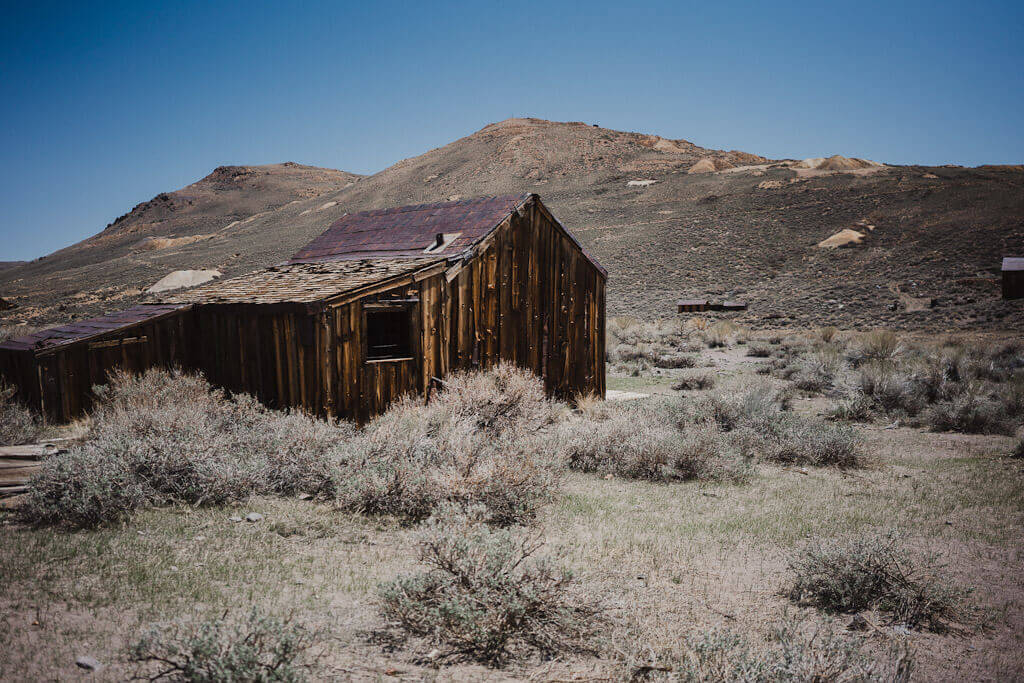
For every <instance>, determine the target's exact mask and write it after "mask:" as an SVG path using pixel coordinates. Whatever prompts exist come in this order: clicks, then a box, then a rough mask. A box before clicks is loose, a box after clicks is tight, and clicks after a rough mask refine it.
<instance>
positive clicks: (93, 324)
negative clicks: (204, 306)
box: [0, 304, 189, 351]
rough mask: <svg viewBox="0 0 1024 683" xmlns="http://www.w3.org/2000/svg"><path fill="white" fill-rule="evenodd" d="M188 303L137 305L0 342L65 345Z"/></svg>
mask: <svg viewBox="0 0 1024 683" xmlns="http://www.w3.org/2000/svg"><path fill="white" fill-rule="evenodd" d="M187 308H189V306H187V305H180V304H179V305H170V304H140V305H138V306H132V307H131V308H129V309H127V310H124V311H119V312H117V313H107V314H106V315H101V316H100V317H98V318H90V319H88V320H80V321H78V322H75V323H71V324H69V325H61V326H60V327H51V328H49V329H46V330H39V331H38V332H33V333H32V334H26V335H25V336H23V337H17V338H15V339H8V340H7V341H5V342H4V343H2V344H0V349H9V350H13V351H44V350H49V349H52V348H56V347H58V346H64V345H65V344H73V343H75V342H79V341H84V340H86V339H91V338H93V337H98V336H101V335H104V334H107V333H108V332H113V331H115V330H120V329H123V328H127V327H133V326H135V325H138V324H139V323H144V322H148V321H150V320H154V319H156V318H160V317H163V316H165V315H169V314H172V313H175V312H177V311H180V310H183V309H187Z"/></svg>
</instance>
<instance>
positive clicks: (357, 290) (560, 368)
mask: <svg viewBox="0 0 1024 683" xmlns="http://www.w3.org/2000/svg"><path fill="white" fill-rule="evenodd" d="M606 278H607V273H606V272H605V270H604V269H603V268H602V267H601V266H600V265H599V264H598V263H597V262H596V261H595V260H594V259H593V258H592V257H590V256H589V255H588V254H587V252H586V251H585V250H584V249H583V248H582V247H581V246H580V244H579V242H578V241H576V239H575V238H574V237H573V236H572V235H571V234H570V233H569V232H568V231H567V230H566V229H565V228H564V227H563V226H562V224H561V223H559V222H558V220H557V219H556V218H555V217H554V216H553V215H552V214H551V212H550V211H549V210H548V209H547V207H545V206H544V204H543V203H542V202H541V200H540V198H539V197H538V196H537V195H535V194H525V195H520V196H504V197H491V198H484V199H471V200H465V201H457V202H445V203H439V204H420V205H415V206H403V207H398V208H393V209H384V210H377V211H364V212H360V213H353V214H346V215H345V216H343V217H342V218H340V219H339V220H338V221H336V222H335V223H334V224H333V225H331V226H330V228H329V229H328V230H327V231H326V232H324V233H323V234H322V235H320V236H319V237H317V238H316V239H314V240H313V241H312V242H310V243H309V244H308V245H306V246H305V247H304V248H303V249H301V250H300V251H299V252H298V253H297V254H295V255H294V256H293V257H292V258H291V259H289V260H288V261H287V262H285V263H282V264H279V265H276V266H272V267H270V268H267V269H266V270H262V271H258V272H255V273H250V274H247V275H242V276H240V277H236V278H234V279H230V280H225V281H219V282H214V283H210V284H208V285H204V286H201V287H198V288H195V289H192V290H188V291H184V292H180V293H173V294H169V295H165V296H163V297H162V298H160V299H157V300H155V301H152V302H150V303H145V304H141V305H138V306H135V307H133V308H131V309H129V310H127V311H123V312H121V313H116V314H111V315H107V316H103V317H101V318H96V319H93V320H87V321H81V322H76V323H74V324H71V325H65V326H62V327H56V328H52V329H49V330H44V331H41V332H37V333H35V334H32V335H28V336H25V337H21V338H18V339H13V340H9V341H7V342H5V343H3V344H0V375H2V376H3V377H4V378H5V379H6V380H7V381H8V382H10V383H12V384H14V385H15V386H16V387H17V389H18V393H19V394H20V396H21V397H22V398H23V400H25V401H26V402H27V403H29V404H30V405H32V406H34V407H35V408H37V409H39V410H40V411H42V412H43V413H44V414H46V415H48V416H49V417H50V418H51V419H55V420H61V421H63V420H69V419H72V418H75V417H77V416H79V415H81V414H82V413H84V412H85V411H86V410H87V409H88V406H89V401H90V397H91V388H92V386H93V385H95V384H101V383H103V381H104V379H105V377H106V375H107V373H108V372H110V371H111V370H113V369H115V368H124V369H127V370H130V371H141V370H143V369H145V368H149V367H153V366H172V365H177V366H180V367H183V368H186V369H191V370H198V371H201V372H203V373H204V374H205V375H206V377H207V378H208V379H209V380H210V381H211V382H212V383H214V384H216V385H219V386H222V387H224V388H225V389H228V390H230V391H232V392H245V393H249V394H252V395H254V396H256V397H257V398H259V399H260V400H261V401H262V402H263V403H265V404H266V405H268V406H271V407H275V408H301V409H303V410H305V411H307V412H310V413H312V414H316V415H322V416H332V417H333V416H338V417H345V418H350V419H355V420H359V421H365V420H367V419H369V418H371V417H372V416H374V415H376V414H379V413H380V412H382V411H383V410H384V409H385V408H386V407H387V406H388V404H389V403H390V402H391V401H393V400H394V399H396V398H398V397H399V396H401V395H402V394H406V393H409V392H418V393H428V392H429V391H430V389H431V387H432V386H433V385H434V383H435V382H436V381H437V380H439V379H441V378H443V377H444V376H445V374H447V373H448V372H451V371H452V370H456V369H473V368H483V367H488V366H490V365H493V364H495V363H497V362H499V361H502V360H504V361H509V362H512V363H516V364H518V365H521V366H523V367H526V368H529V369H531V370H533V371H534V372H535V373H537V374H538V375H539V376H541V377H542V378H543V380H544V385H545V388H546V389H547V391H548V393H549V394H551V395H555V396H562V397H566V396H570V395H573V394H577V393H594V394H597V395H601V396H603V395H604V391H605V377H604V344H605V337H604V328H605V280H606Z"/></svg>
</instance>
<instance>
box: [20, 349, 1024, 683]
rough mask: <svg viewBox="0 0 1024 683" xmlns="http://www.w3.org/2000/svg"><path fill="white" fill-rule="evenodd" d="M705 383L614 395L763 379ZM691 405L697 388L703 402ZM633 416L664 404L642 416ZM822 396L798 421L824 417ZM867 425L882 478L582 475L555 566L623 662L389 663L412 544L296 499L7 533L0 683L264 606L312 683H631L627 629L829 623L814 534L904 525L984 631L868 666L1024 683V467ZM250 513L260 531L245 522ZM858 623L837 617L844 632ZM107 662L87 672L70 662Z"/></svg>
mask: <svg viewBox="0 0 1024 683" xmlns="http://www.w3.org/2000/svg"><path fill="white" fill-rule="evenodd" d="M701 360H702V363H703V364H704V367H699V368H693V369H683V370H664V371H658V374H654V375H649V376H643V377H624V376H610V377H609V382H608V385H609V388H610V389H614V390H618V391H630V392H637V393H644V394H666V393H668V394H671V393H676V392H674V390H673V389H672V388H671V385H672V384H673V383H674V382H675V381H676V380H677V379H678V377H679V376H681V375H685V374H687V373H693V372H706V371H708V370H713V371H714V374H715V376H716V380H717V383H718V388H719V389H721V388H726V389H729V388H730V387H739V386H741V385H742V384H743V383H744V382H748V381H750V380H751V379H752V378H754V377H755V376H756V369H757V367H758V365H759V364H761V363H763V362H765V361H764V360H762V359H757V358H748V357H746V356H745V350H744V348H743V347H742V346H735V347H732V348H728V349H726V350H705V351H703V352H701ZM688 393H695V392H688ZM634 400H650V399H645V398H638V399H634ZM827 407H828V400H827V399H824V398H821V397H810V398H801V399H798V400H797V401H795V409H797V410H799V411H801V412H804V413H807V414H816V413H821V412H823V411H824V410H825V409H826V408H827ZM889 427H890V426H889V425H885V424H870V425H862V426H858V427H857V429H858V430H859V431H860V432H861V434H862V435H863V437H864V439H865V444H866V450H867V451H868V452H869V453H870V455H871V459H872V462H871V464H870V465H869V467H867V468H865V469H861V470H857V471H852V472H843V471H839V470H836V469H831V468H820V469H819V468H793V467H781V466H776V465H761V466H759V469H758V471H757V473H756V476H755V477H754V478H753V480H752V481H750V482H749V483H746V484H740V485H737V484H699V483H672V484H655V483H649V482H637V481H627V480H621V479H616V478H602V477H599V476H596V475H584V474H578V473H574V474H570V475H568V476H567V477H566V478H565V480H564V482H563V486H562V493H561V495H560V496H559V497H558V499H557V500H556V501H555V502H554V503H553V504H551V505H550V506H549V507H548V508H547V509H546V510H545V512H544V514H543V518H542V520H541V527H542V529H543V531H544V536H545V538H546V540H547V542H548V547H549V549H550V550H551V551H552V552H557V553H558V554H560V555H561V556H562V561H563V562H564V563H566V564H567V565H568V566H570V567H571V568H572V569H573V570H574V571H575V572H576V574H577V576H578V578H579V584H580V589H581V590H582V591H583V592H584V593H585V594H586V595H588V596H590V597H593V598H594V599H596V600H600V601H601V602H602V603H603V604H605V606H606V608H607V610H608V614H609V616H610V617H611V624H612V625H611V626H610V627H609V628H610V629H611V631H612V632H611V633H610V634H609V637H610V640H611V643H612V646H611V647H610V649H609V651H608V652H606V653H605V654H603V655H602V656H601V657H593V656H582V655H580V656H570V657H566V658H562V659H557V660H554V661H547V662H539V661H531V662H520V663H517V664H514V665H512V666H511V667H510V668H507V669H503V670H491V669H487V668H484V667H482V666H477V665H468V664H460V665H454V666H447V667H442V668H439V669H438V668H434V667H432V666H431V665H430V663H429V661H427V660H425V658H424V654H425V653H424V652H421V651H418V650H416V649H415V648H413V649H403V648H399V649H392V648H391V647H389V646H388V645H387V644H386V643H382V642H381V640H380V639H379V638H378V637H376V636H375V633H377V631H378V630H379V629H381V628H382V626H383V624H382V621H381V618H380V617H379V616H378V615H377V612H376V608H375V603H374V589H375V586H376V585H377V583H378V582H380V581H384V580H388V579H391V578H393V577H394V576H395V575H396V574H398V573H400V572H403V571H407V570H409V569H411V568H412V567H413V566H414V565H415V558H414V557H413V554H412V545H411V539H412V537H413V534H414V533H415V530H414V529H410V528H407V527H402V526H399V525H397V524H395V523H393V522H391V521H388V520H382V519H375V518H366V517H360V516H355V515H351V514H346V513H339V512H337V511H335V510H333V509H332V508H331V507H329V506H327V505H321V504H317V503H313V502H309V501H302V500H298V499H287V500H283V499H272V498H266V499H255V500H251V501H249V502H247V503H246V504H244V505H241V506H237V507H230V508H202V509H191V508H187V507H175V508H170V509H163V510H153V511H148V512H145V513H142V514H140V515H138V516H137V517H135V518H133V519H132V520H131V521H130V522H128V523H126V524H125V525H123V526H119V527H115V528H106V529H101V530H97V531H88V532H76V533H67V532H62V531H55V530H52V529H33V528H27V527H23V526H18V525H16V524H13V523H12V522H10V520H7V521H6V523H5V526H4V528H3V532H2V533H3V536H4V539H5V540H4V543H3V544H2V545H0V575H2V576H3V577H4V580H3V582H2V583H0V614H2V615H3V616H2V617H0V679H3V680H5V681H6V680H10V681H29V680H66V679H74V678H80V677H86V676H89V677H91V678H92V679H95V680H123V679H125V678H126V677H129V676H130V675H132V674H133V673H135V669H134V667H133V665H131V664H129V663H127V662H126V661H125V649H126V647H127V646H128V645H129V644H130V643H131V642H133V640H134V639H136V638H137V637H138V635H139V633H140V632H141V631H142V630H143V629H144V628H145V627H146V626H147V625H149V624H151V623H153V622H163V621H167V620H172V619H179V618H183V619H193V618H200V617H203V618H208V617H212V616H219V615H223V614H225V612H238V611H246V610H248V609H249V608H250V606H251V605H259V606H262V607H264V608H266V609H268V610H270V611H272V612H275V613H278V614H291V615H293V616H294V617H295V618H296V619H297V620H300V621H302V622H304V623H307V624H312V625H315V626H318V627H321V628H322V629H323V630H324V633H325V637H324V638H323V640H322V646H321V651H322V652H321V654H322V656H321V659H320V669H319V673H318V674H317V677H318V678H327V679H337V680H566V681H567V680H617V679H619V678H621V677H622V676H623V675H624V673H623V669H622V668H621V664H620V662H619V661H617V655H616V648H617V647H619V648H621V649H623V650H625V649H626V648H627V647H629V643H628V637H627V633H628V632H632V633H634V634H635V633H640V634H642V636H643V639H644V641H645V642H647V643H650V644H651V645H652V646H656V647H659V646H665V647H671V645H672V644H673V643H674V642H678V640H679V639H680V638H681V637H682V636H684V635H685V634H688V633H692V632H694V631H699V630H703V629H707V628H712V627H727V628H732V629H736V630H738V631H740V632H742V633H744V634H746V635H748V637H750V639H751V640H752V641H753V642H755V643H756V642H760V641H763V637H764V635H765V634H766V633H767V631H768V629H769V628H771V626H772V624H773V623H776V622H777V621H778V620H780V619H781V618H783V616H784V615H789V616H790V617H795V618H797V619H800V620H804V621H806V622H810V623H812V624H819V623H824V622H825V621H826V620H827V619H828V617H824V616H822V615H821V614H820V613H818V612H817V611H816V610H814V609H812V608H803V607H795V606H793V604H792V603H790V602H789V601H788V600H787V599H785V598H784V597H783V596H782V595H781V591H782V589H783V587H784V585H785V584H786V581H787V580H788V576H789V574H788V569H787V560H788V558H789V557H790V556H791V554H792V553H793V552H794V551H796V550H797V549H799V548H801V547H802V546H803V545H804V544H806V543H807V542H808V541H810V540H812V539H815V538H821V537H834V538H841V537H844V536H847V535H850V534H854V533H858V532H863V531H868V530H881V529H889V528H894V527H895V528H898V529H899V530H900V531H901V532H902V533H903V534H904V536H905V538H907V539H908V541H909V543H910V545H911V547H912V548H913V549H915V550H917V551H920V552H922V553H924V552H935V553H938V554H939V555H940V556H941V558H942V559H943V561H944V562H945V563H946V564H947V572H948V577H949V578H951V579H952V580H953V581H954V582H955V583H957V584H959V585H962V586H965V587H969V588H971V589H973V593H972V595H971V596H970V602H971V605H972V606H973V611H974V612H975V614H976V615H977V617H976V618H974V619H972V620H971V623H969V624H965V625H964V627H963V629H961V630H960V631H958V632H954V633H950V634H945V635H938V634H932V633H926V632H918V631H911V632H909V633H900V632H898V631H897V630H894V629H892V628H889V627H886V626H883V627H881V628H880V629H878V630H877V631H873V632H871V633H870V634H869V635H868V636H867V638H868V643H867V646H866V647H867V650H868V651H869V652H870V653H872V655H874V656H877V657H880V658H882V657H887V656H889V655H888V653H889V652H890V650H891V649H892V648H893V647H894V646H896V645H902V644H906V645H909V647H910V649H911V650H912V652H913V654H914V659H915V663H916V664H915V669H914V680H922V681H948V680H980V681H1005V680H1024V635H1022V634H1024V569H1022V568H1024V557H1022V554H1024V462H1021V461H1020V460H1013V459H1010V458H1008V457H1006V455H1007V453H1008V452H1009V450H1010V448H1011V445H1012V444H1013V443H1014V440H1013V439H1012V438H1011V437H1005V436H980V435H963V434H949V433H942V434H937V433H931V432H926V431H922V430H919V429H910V428H899V427H897V428H889ZM251 511H255V512H259V513H261V514H262V515H264V519H263V520H262V521H260V522H257V523H247V522H244V521H243V522H232V521H230V519H229V518H230V517H232V516H235V515H239V516H244V515H245V514H246V513H248V512H251ZM848 621H849V616H845V617H839V621H838V622H837V625H838V627H840V628H842V627H844V626H845V624H846V623H847V622H848ZM83 655H88V656H92V657H95V658H96V659H97V660H99V661H100V662H101V663H102V664H103V669H102V670H100V671H98V672H96V673H93V674H89V673H87V672H85V671H83V670H81V669H78V668H76V665H75V659H76V658H77V657H80V656H83Z"/></svg>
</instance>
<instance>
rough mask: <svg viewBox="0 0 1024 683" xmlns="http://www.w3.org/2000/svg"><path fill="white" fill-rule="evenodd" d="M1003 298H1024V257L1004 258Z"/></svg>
mask: <svg viewBox="0 0 1024 683" xmlns="http://www.w3.org/2000/svg"><path fill="white" fill-rule="evenodd" d="M1003 298H1004V299H1024V258H1015V257H1012V256H1006V257H1004V258H1003Z"/></svg>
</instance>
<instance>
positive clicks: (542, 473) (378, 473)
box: [336, 365, 564, 524]
mask: <svg viewBox="0 0 1024 683" xmlns="http://www.w3.org/2000/svg"><path fill="white" fill-rule="evenodd" d="M563 409H564V407H561V406H558V405H556V404H554V403H552V402H551V401H549V400H548V399H547V398H546V397H545V394H544V389H543V386H542V384H541V382H540V380H539V379H538V378H537V377H536V376H535V375H533V374H531V373H530V372H528V371H526V370H522V369H520V368H516V367H514V366H511V365H499V366H498V367H496V368H494V369H492V370H490V371H488V372H478V373H469V372H466V373H456V374H454V375H451V376H450V377H449V378H448V379H447V380H446V381H445V386H444V389H443V390H442V391H441V392H439V393H437V394H435V395H434V396H433V397H431V400H430V401H429V402H426V401H425V400H424V399H423V398H414V397H407V398H405V399H403V400H400V401H398V402H396V403H395V404H394V405H392V407H391V408H389V409H388V411H387V412H386V413H384V415H382V416H380V417H379V418H377V419H376V420H374V421H373V422H372V423H370V424H369V425H368V426H367V427H366V429H365V430H363V432H362V433H361V434H360V435H359V437H358V438H356V439H354V440H353V441H352V442H351V443H350V444H349V445H347V446H346V447H345V448H344V449H343V452H344V455H343V457H342V458H341V459H340V465H339V468H338V480H337V482H336V500H337V505H338V506H339V507H341V508H344V509H348V510H355V511H359V512H364V513H371V514H390V515H397V516H400V517H403V518H406V519H409V520H421V519H425V518H426V517H429V516H430V515H431V514H432V513H433V512H434V511H435V510H436V509H437V508H438V506H439V505H440V504H441V503H443V502H446V501H448V502H456V503H461V504H471V503H479V504H481V505H483V506H484V507H485V508H486V509H487V510H488V514H489V516H490V520H491V521H492V522H496V523H500V524H513V523H522V522H526V521H528V520H530V519H531V518H532V517H533V516H534V515H535V514H536V511H537V509H538V508H539V506H540V505H541V504H543V503H544V502H546V501H547V500H548V499H549V498H550V496H551V495H552V492H553V490H554V488H555V486H556V484H557V481H558V477H559V472H560V469H561V454H560V452H559V448H558V442H557V439H555V438H554V432H555V429H554V422H555V416H556V413H557V412H558V411H560V410H563Z"/></svg>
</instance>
